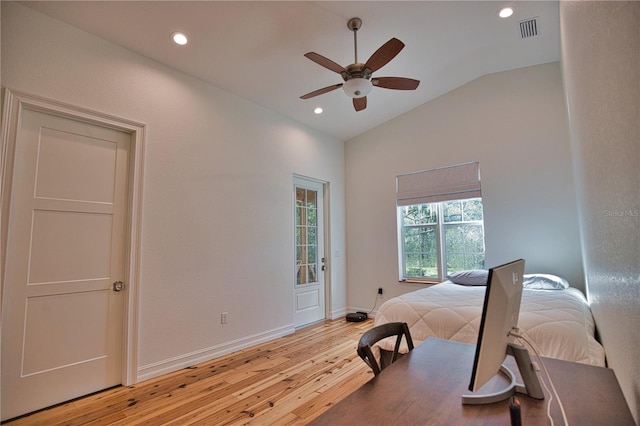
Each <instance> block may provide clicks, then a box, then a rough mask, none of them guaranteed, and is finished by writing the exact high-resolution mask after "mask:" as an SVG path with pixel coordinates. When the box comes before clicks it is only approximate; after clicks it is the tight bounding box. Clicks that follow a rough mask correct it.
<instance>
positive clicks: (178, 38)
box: [171, 33, 189, 46]
mask: <svg viewBox="0 0 640 426" xmlns="http://www.w3.org/2000/svg"><path fill="white" fill-rule="evenodd" d="M171 39H172V40H173V42H174V43H175V44H179V45H180V46H184V45H185V44H187V43H188V42H189V40H188V39H187V36H186V35H185V34H184V33H173V34H171Z"/></svg>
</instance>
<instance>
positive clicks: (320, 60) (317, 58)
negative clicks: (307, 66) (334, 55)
mask: <svg viewBox="0 0 640 426" xmlns="http://www.w3.org/2000/svg"><path fill="white" fill-rule="evenodd" d="M304 56H305V57H307V58H309V59H311V60H312V61H313V62H315V63H316V64H318V65H320V66H322V67H325V68H326V69H328V70H331V71H333V72H337V73H338V74H342V73H346V72H347V70H346V69H344V67H343V66H342V65H339V64H336V63H335V62H333V61H332V60H331V59H329V58H325V57H324V56H322V55H319V54H317V53H316V52H309V53H305V55H304Z"/></svg>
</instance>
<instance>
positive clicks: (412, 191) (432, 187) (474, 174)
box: [396, 162, 482, 206]
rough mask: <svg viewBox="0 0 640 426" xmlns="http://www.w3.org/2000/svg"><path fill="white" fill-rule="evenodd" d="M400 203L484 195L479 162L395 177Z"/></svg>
mask: <svg viewBox="0 0 640 426" xmlns="http://www.w3.org/2000/svg"><path fill="white" fill-rule="evenodd" d="M396 196H397V205H398V206H409V205H412V204H424V203H437V202H440V201H448V200H461V199H465V198H478V197H481V196H482V194H481V191H480V168H479V163H477V162H475V163H465V164H458V165H455V166H448V167H441V168H437V169H431V170H425V171H422V172H416V173H408V174H404V175H399V176H397V177H396Z"/></svg>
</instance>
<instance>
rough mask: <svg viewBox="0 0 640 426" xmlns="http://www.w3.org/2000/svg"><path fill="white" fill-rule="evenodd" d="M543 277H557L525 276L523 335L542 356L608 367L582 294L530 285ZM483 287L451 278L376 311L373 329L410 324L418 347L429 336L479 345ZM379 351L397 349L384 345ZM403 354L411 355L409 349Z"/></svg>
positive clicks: (565, 285) (564, 286)
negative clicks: (398, 323) (402, 323)
mask: <svg viewBox="0 0 640 426" xmlns="http://www.w3.org/2000/svg"><path fill="white" fill-rule="evenodd" d="M539 276H543V277H553V276H549V275H529V276H525V277H527V279H528V280H529V281H527V279H525V288H524V290H523V294H522V303H521V306H520V316H519V321H518V327H519V328H520V332H521V333H522V334H523V335H524V336H525V337H527V338H528V339H529V340H531V341H532V342H533V344H534V345H535V346H537V348H538V351H539V352H540V354H541V355H542V356H545V357H549V358H557V359H564V360H568V361H574V362H580V363H585V364H590V365H597V366H605V352H604V348H603V347H602V345H600V343H598V341H597V340H596V339H595V323H594V320H593V316H592V315H591V310H590V308H589V305H588V303H587V300H586V298H585V297H584V295H583V294H582V292H581V291H580V290H578V289H576V288H572V287H569V286H568V283H566V281H560V282H561V283H562V285H554V286H547V285H544V284H540V281H537V282H535V281H532V280H534V279H537V278H536V277H539ZM531 277H534V278H531ZM556 278H557V277H556ZM559 280H562V279H561V278H559ZM484 282H485V283H486V276H485V281H484ZM527 284H528V285H527ZM549 288H553V289H549ZM485 289H486V287H485V286H484V285H477V283H476V284H475V285H468V284H467V285H461V284H459V283H454V282H452V281H450V280H449V279H448V280H447V281H444V282H443V283H440V284H436V285H433V286H431V287H428V288H423V289H421V290H417V291H413V292H410V293H406V294H403V295H401V296H398V297H394V298H392V299H389V300H387V301H386V302H384V303H383V304H382V305H381V306H380V308H379V309H378V312H377V313H376V315H375V321H374V325H379V324H383V323H387V322H395V321H401V322H406V323H407V324H408V325H409V330H410V331H411V336H412V338H413V341H414V344H415V345H418V344H420V343H421V342H422V341H424V340H425V339H427V338H428V337H439V338H441V339H447V340H455V341H459V342H465V343H473V344H475V343H476V342H477V338H478V330H479V328H480V318H481V316H482V306H483V301H484V294H485ZM403 345H404V343H403ZM380 349H383V350H385V351H386V350H393V347H392V346H391V343H390V342H384V341H383V342H381V343H380ZM401 352H405V353H406V352H407V348H406V345H404V347H403V348H401Z"/></svg>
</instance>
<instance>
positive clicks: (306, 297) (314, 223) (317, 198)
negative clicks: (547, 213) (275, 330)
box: [293, 177, 327, 327]
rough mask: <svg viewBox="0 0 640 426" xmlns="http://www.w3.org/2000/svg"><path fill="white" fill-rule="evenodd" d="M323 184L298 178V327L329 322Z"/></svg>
mask: <svg viewBox="0 0 640 426" xmlns="http://www.w3.org/2000/svg"><path fill="white" fill-rule="evenodd" d="M322 195H323V184H322V183H321V182H317V181H314V180H310V179H306V178H302V177H295V178H294V196H295V206H294V209H295V234H294V235H295V265H294V272H295V274H294V279H293V281H294V311H295V319H294V325H295V326H296V327H301V326H304V325H307V324H310V323H313V322H315V321H320V320H322V319H324V318H325V306H324V305H325V297H324V272H325V269H326V267H327V262H326V261H325V254H324V226H323V224H324V220H323V217H324V215H323V213H324V212H323V208H324V206H323V196H322Z"/></svg>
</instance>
